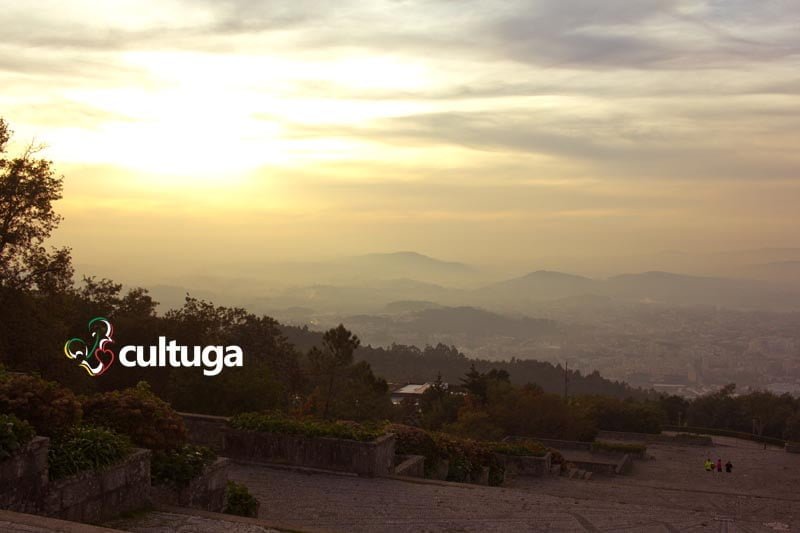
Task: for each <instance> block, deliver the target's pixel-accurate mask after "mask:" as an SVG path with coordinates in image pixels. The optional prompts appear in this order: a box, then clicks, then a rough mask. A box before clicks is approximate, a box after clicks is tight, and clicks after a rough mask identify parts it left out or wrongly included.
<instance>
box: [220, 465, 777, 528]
mask: <svg viewBox="0 0 800 533" xmlns="http://www.w3.org/2000/svg"><path fill="white" fill-rule="evenodd" d="M233 477H234V479H235V480H236V481H238V482H241V483H245V484H246V485H247V486H248V487H249V488H250V490H251V492H253V493H254V494H255V495H256V497H258V498H259V499H261V501H262V502H263V503H262V507H261V513H260V518H262V519H266V520H274V521H276V522H280V523H283V524H291V525H292V526H293V527H296V528H298V529H301V530H302V529H303V528H307V527H309V528H320V529H325V530H331V531H404V532H405V531H408V532H411V531H414V532H416V531H420V532H439V531H460V532H461V531H464V532H468V531H482V532H500V531H549V532H557V531H590V532H594V531H631V532H643V533H645V532H674V531H729V532H731V533H732V532H735V531H761V530H764V531H769V529H766V528H765V527H763V526H762V524H760V523H753V522H751V521H748V522H747V523H746V524H745V523H743V522H742V523H730V522H728V521H727V519H726V518H725V517H722V516H719V514H720V513H719V512H716V511H715V512H711V513H709V512H707V511H705V510H701V509H694V508H691V507H690V508H673V507H669V506H663V507H662V506H651V505H635V504H633V505H632V504H630V503H626V502H624V501H615V500H610V501H605V500H601V499H596V498H587V497H585V496H576V497H572V496H553V495H548V494H543V493H539V492H536V491H532V490H529V488H525V489H520V488H515V487H511V488H497V487H481V486H459V485H455V484H427V483H414V482H407V481H400V480H395V479H364V478H357V477H350V476H340V475H333V474H321V473H305V472H297V471H291V470H283V469H272V468H268V467H257V466H249V465H247V466H245V465H237V466H236V467H235V468H234V474H233ZM553 481H554V482H556V483H559V482H561V483H563V484H564V486H565V487H576V486H580V485H584V486H586V487H591V486H593V482H591V481H571V480H565V479H560V478H554V479H553ZM567 492H568V491H567ZM723 526H724V527H725V528H726V529H723ZM741 526H744V527H741Z"/></svg>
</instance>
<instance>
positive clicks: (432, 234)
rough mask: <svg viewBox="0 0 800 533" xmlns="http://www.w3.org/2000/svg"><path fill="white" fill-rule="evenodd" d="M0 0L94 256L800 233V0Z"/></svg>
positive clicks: (20, 113) (8, 62) (78, 237)
mask: <svg viewBox="0 0 800 533" xmlns="http://www.w3.org/2000/svg"><path fill="white" fill-rule="evenodd" d="M0 8H1V9H0V27H2V28H3V29H2V31H1V32H0V83H1V84H2V85H1V86H2V91H0V116H2V117H4V118H5V119H6V120H7V121H8V122H9V124H10V125H11V127H12V129H13V130H14V131H15V141H16V143H17V144H16V146H15V149H17V150H18V149H19V147H20V146H21V145H22V144H23V143H26V142H29V141H30V140H32V139H35V140H36V141H38V142H43V143H46V144H47V146H48V148H47V150H46V152H45V154H46V156H47V157H48V158H49V159H52V160H53V161H54V162H55V165H56V168H57V169H58V171H59V172H60V173H63V174H64V176H65V198H64V200H63V201H62V202H60V205H59V211H60V212H61V213H62V214H63V215H64V217H65V220H64V222H63V223H62V226H61V229H60V230H59V231H58V233H57V235H56V239H55V240H56V242H57V243H66V244H69V245H71V246H72V247H73V256H74V260H75V262H76V263H78V264H93V265H100V264H105V263H108V262H115V263H117V264H130V265H132V266H142V265H147V264H149V263H152V262H153V261H154V259H155V258H159V257H161V258H163V257H164V255H165V254H171V257H173V258H174V257H177V258H179V259H170V260H169V262H170V263H173V264H174V263H181V262H183V263H185V264H204V261H211V260H213V261H221V260H222V259H224V260H226V261H242V262H251V261H270V260H288V259H303V258H321V257H333V256H336V255H343V254H356V253H367V252H382V251H393V250H416V251H419V252H421V253H426V254H429V255H433V256H437V257H441V258H444V259H452V260H462V261H470V262H477V263H492V262H497V263H502V262H509V263H514V264H520V265H522V264H530V266H531V268H534V267H535V266H536V265H535V263H536V260H537V259H538V258H541V257H545V256H558V255H579V256H586V257H591V256H592V255H593V254H619V255H624V254H629V253H634V252H637V253H638V252H656V251H659V250H665V249H678V250H689V251H698V250H724V249H733V248H758V247H764V246H798V245H800V238H798V226H797V222H798V209H799V208H798V206H800V148H799V147H800V2H798V1H797V0H760V1H758V2H754V1H752V0H748V1H745V0H708V1H698V0H686V1H684V0H635V1H632V0H603V1H598V0H552V1H545V0H539V1H529V2H510V1H491V0H487V1H474V2H472V1H425V2H416V1H401V0H398V1H387V2H366V1H363V2H362V1H359V2H349V1H347V0H344V1H339V2H327V1H304V0H293V1H287V2H283V1H273V2H259V1H256V0H193V1H189V0H183V1H180V0H160V1H158V2H155V1H153V2H150V1H142V0H138V1H131V0H115V1H108V2H97V1H88V0H87V1H70V2H64V1H55V0H50V1H44V0H43V1H39V2H36V8H35V9H33V8H32V7H31V5H30V4H29V3H26V2H19V1H13V2H12V1H7V0H0ZM161 261H163V262H166V261H164V260H163V259H162V260H161ZM154 268H156V269H157V268H158V267H154Z"/></svg>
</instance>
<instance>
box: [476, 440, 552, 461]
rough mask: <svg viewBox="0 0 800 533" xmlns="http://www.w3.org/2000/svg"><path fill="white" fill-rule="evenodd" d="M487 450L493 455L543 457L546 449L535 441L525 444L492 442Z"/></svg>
mask: <svg viewBox="0 0 800 533" xmlns="http://www.w3.org/2000/svg"><path fill="white" fill-rule="evenodd" d="M489 448H490V449H491V450H492V451H493V452H494V453H500V454H503V455H514V456H534V457H544V455H545V454H546V453H547V448H546V447H544V446H543V445H542V444H540V443H538V442H535V441H525V442H492V443H489Z"/></svg>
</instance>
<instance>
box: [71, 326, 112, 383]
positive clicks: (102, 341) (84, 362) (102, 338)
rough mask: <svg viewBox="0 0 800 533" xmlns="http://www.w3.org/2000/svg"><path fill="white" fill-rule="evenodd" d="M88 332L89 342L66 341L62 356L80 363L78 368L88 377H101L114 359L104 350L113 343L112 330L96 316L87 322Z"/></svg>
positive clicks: (76, 339)
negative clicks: (89, 335)
mask: <svg viewBox="0 0 800 533" xmlns="http://www.w3.org/2000/svg"><path fill="white" fill-rule="evenodd" d="M89 332H90V333H91V337H90V340H89V342H86V341H84V340H83V339H81V338H80V337H74V338H72V339H70V340H68V341H67V342H66V343H65V344H64V354H65V355H66V356H67V357H68V358H69V359H74V360H77V361H80V365H79V366H81V367H82V368H83V369H84V370H86V372H87V373H88V374H89V375H90V376H92V377H97V376H102V375H103V374H104V373H105V371H106V370H108V369H109V368H110V367H111V365H112V364H114V360H115V359H116V356H115V355H114V352H113V350H111V349H109V348H106V345H108V344H111V343H113V342H114V339H113V338H112V335H113V333H114V328H113V327H112V326H111V322H109V321H108V320H106V319H105V318H103V317H101V316H98V317H95V318H93V319H91V320H90V321H89ZM90 346H91V347H90Z"/></svg>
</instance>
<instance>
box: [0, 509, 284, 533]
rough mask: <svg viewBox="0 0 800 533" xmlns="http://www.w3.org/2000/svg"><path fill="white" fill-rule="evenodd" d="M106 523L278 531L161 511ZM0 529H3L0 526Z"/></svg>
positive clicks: (186, 532) (227, 532)
mask: <svg viewBox="0 0 800 533" xmlns="http://www.w3.org/2000/svg"><path fill="white" fill-rule="evenodd" d="M106 525H107V526H108V527H113V528H115V529H119V530H122V531H131V532H133V533H176V532H177V533H280V532H279V531H278V530H275V529H270V528H268V527H264V526H258V525H254V524H242V523H237V522H232V521H228V520H222V519H213V518H205V517H199V516H192V515H188V514H178V513H167V512H161V511H152V512H149V513H146V514H142V515H137V516H135V517H133V518H127V519H122V520H114V521H112V522H109V523H108V524H106ZM0 531H5V530H3V529H1V528H0Z"/></svg>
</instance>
